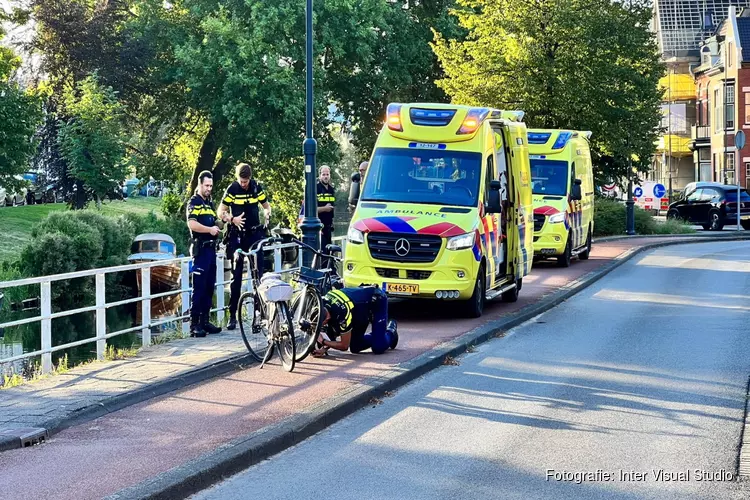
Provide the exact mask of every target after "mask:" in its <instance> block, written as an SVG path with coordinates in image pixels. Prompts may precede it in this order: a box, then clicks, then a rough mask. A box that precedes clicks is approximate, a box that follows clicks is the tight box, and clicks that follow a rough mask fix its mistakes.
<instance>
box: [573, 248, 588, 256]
mask: <svg viewBox="0 0 750 500" xmlns="http://www.w3.org/2000/svg"><path fill="white" fill-rule="evenodd" d="M585 251H586V246H582V247H581V248H578V249H576V250H573V251H572V252H570V256H571V257H575V256H576V255H578V254H579V253H583V252H585Z"/></svg>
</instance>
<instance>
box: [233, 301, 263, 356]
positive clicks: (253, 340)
mask: <svg viewBox="0 0 750 500" xmlns="http://www.w3.org/2000/svg"><path fill="white" fill-rule="evenodd" d="M237 312H238V313H239V318H237V319H238V320H239V323H240V334H241V335H242V341H243V342H244V343H245V347H247V350H248V351H249V352H250V355H251V356H252V357H253V358H255V360H256V361H258V362H260V361H263V358H264V357H265V355H266V351H267V350H268V344H269V342H268V322H267V321H266V320H264V318H263V310H262V306H261V304H260V298H259V297H256V296H255V295H253V294H251V293H250V292H245V293H243V294H242V295H241V296H240V300H239V307H238V311H237Z"/></svg>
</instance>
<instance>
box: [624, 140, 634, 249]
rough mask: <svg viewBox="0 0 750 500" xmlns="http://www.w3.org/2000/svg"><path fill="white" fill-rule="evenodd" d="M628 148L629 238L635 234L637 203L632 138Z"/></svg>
mask: <svg viewBox="0 0 750 500" xmlns="http://www.w3.org/2000/svg"><path fill="white" fill-rule="evenodd" d="M626 144H627V148H625V153H626V154H627V155H628V199H627V200H626V201H625V233H626V234H627V235H628V236H633V235H634V234H635V207H634V205H635V202H634V201H633V155H632V153H631V152H630V136H629V135H628V136H627V143H626Z"/></svg>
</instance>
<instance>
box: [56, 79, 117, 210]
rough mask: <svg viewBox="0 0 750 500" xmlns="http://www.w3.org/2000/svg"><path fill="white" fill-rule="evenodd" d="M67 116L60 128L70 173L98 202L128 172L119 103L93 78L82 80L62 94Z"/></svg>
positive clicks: (111, 91) (64, 154) (61, 142)
mask: <svg viewBox="0 0 750 500" xmlns="http://www.w3.org/2000/svg"><path fill="white" fill-rule="evenodd" d="M64 103H65V112H66V115H67V116H69V118H68V121H67V123H65V124H64V125H63V126H62V127H61V129H60V131H59V142H60V147H61V151H62V153H63V156H64V158H65V160H66V162H67V164H68V166H69V172H70V175H71V176H72V177H74V178H76V179H78V180H80V181H81V182H82V183H83V187H84V189H86V190H88V191H90V192H91V193H92V194H93V197H94V198H95V199H96V200H97V202H100V201H101V200H102V199H103V198H104V196H105V195H106V194H107V193H109V192H111V191H112V190H113V189H116V188H117V187H118V185H119V183H120V181H122V180H123V179H125V176H126V175H127V164H126V154H125V153H126V151H125V143H126V137H125V131H124V124H123V121H122V120H123V117H122V105H121V104H120V103H119V101H118V100H117V98H116V97H115V94H114V92H113V90H112V89H111V88H108V87H101V86H100V85H99V84H98V82H97V80H96V77H94V76H90V77H87V78H85V79H83V80H82V81H81V82H80V83H79V84H78V85H76V86H75V87H68V88H67V89H66V91H65V94H64Z"/></svg>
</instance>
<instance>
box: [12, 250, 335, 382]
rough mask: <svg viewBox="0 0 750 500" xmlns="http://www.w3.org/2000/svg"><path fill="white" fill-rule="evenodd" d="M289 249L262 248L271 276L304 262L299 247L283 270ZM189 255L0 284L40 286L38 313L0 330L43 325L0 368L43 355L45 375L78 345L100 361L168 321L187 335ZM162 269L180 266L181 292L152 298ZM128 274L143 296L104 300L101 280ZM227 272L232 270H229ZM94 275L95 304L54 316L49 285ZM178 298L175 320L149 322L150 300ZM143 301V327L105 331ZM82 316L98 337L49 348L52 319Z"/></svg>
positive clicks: (220, 312) (220, 280)
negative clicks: (121, 312)
mask: <svg viewBox="0 0 750 500" xmlns="http://www.w3.org/2000/svg"><path fill="white" fill-rule="evenodd" d="M334 240H335V241H337V242H342V249H343V244H344V243H345V240H346V238H345V237H337V238H334ZM287 248H299V246H298V245H297V244H295V243H282V244H276V245H271V246H268V247H266V248H265V250H266V251H269V252H270V251H273V253H274V272H278V273H288V272H291V271H294V270H296V269H298V268H299V266H300V265H301V262H302V254H303V252H302V249H300V251H299V252H298V256H297V267H291V268H287V269H283V265H282V263H283V259H282V255H281V252H282V251H283V250H284V249H287ZM190 261H191V258H190V257H178V258H174V259H169V260H161V261H155V262H143V263H138V264H128V265H124V266H114V267H106V268H101V269H90V270H87V271H78V272H72V273H64V274H56V275H51V276H40V277H37V278H28V279H21V280H14V281H5V282H0V290H3V289H9V288H16V287H21V286H30V285H39V286H40V315H39V316H35V317H33V318H24V319H19V320H16V321H9V322H6V323H0V329H4V328H11V327H15V326H21V325H26V324H31V323H37V322H40V323H41V349H39V350H37V351H33V352H27V353H24V354H19V355H16V356H11V357H9V358H5V359H0V365H3V364H6V363H12V362H14V361H19V360H22V359H28V358H32V357H35V356H41V358H42V367H41V368H42V373H49V372H51V371H52V353H54V352H57V351H61V350H64V349H70V348H71V347H77V346H80V345H84V344H88V343H92V342H96V357H97V359H98V360H103V359H104V356H105V353H106V350H107V339H109V338H112V337H116V336H118V335H124V334H127V333H133V332H138V331H139V330H140V332H141V338H142V344H143V346H148V345H150V344H151V329H152V328H154V327H156V326H160V325H163V324H167V323H172V322H175V321H182V322H183V323H182V331H183V333H185V334H186V333H187V332H188V331H189V325H188V323H187V322H185V321H184V320H186V319H188V317H189V309H190V297H191V292H192V290H193V288H192V285H191V273H190ZM224 261H225V253H224V252H223V251H219V252H217V255H216V290H215V292H216V293H215V295H216V307H215V308H213V309H211V312H216V313H217V321H218V323H219V324H223V322H224V311H225V309H226V307H225V305H224V302H225V300H224V292H225V287H226V285H228V284H230V283H231V282H232V280H231V279H229V280H225V279H224V272H225V271H224ZM165 265H179V266H180V288H179V289H177V290H173V291H169V292H164V293H159V294H151V270H152V269H153V268H154V267H163V266H165ZM127 271H136V272H140V273H141V295H140V296H139V297H134V298H131V299H126V300H120V301H116V302H109V303H108V302H107V301H106V281H105V278H106V276H107V275H108V274H115V273H121V272H127ZM230 274H231V271H230ZM91 276H95V284H96V290H95V291H96V301H95V304H94V305H93V306H86V307H80V308H78V309H71V310H68V311H59V312H55V313H53V312H52V284H53V283H55V282H60V281H65V280H70V279H76V278H85V277H91ZM243 281H246V282H247V285H246V286H247V287H248V289H249V288H250V287H251V286H252V280H250V279H249V278H247V277H243ZM178 294H180V295H181V311H180V312H181V314H180V315H179V316H170V317H167V318H161V319H159V320H158V321H153V320H152V318H151V301H152V300H154V299H158V298H163V297H170V296H173V295H178ZM137 302H140V303H141V324H140V325H138V326H135V327H132V328H126V329H124V330H118V331H116V332H110V333H107V321H106V318H107V316H106V315H107V310H108V309H111V308H113V307H118V306H123V305H128V304H133V303H137ZM86 312H95V313H96V335H95V336H94V337H89V338H86V339H83V340H78V341H76V342H70V343H67V344H61V345H57V346H54V347H53V346H52V320H53V319H56V318H63V317H67V316H73V315H75V314H81V313H86Z"/></svg>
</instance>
